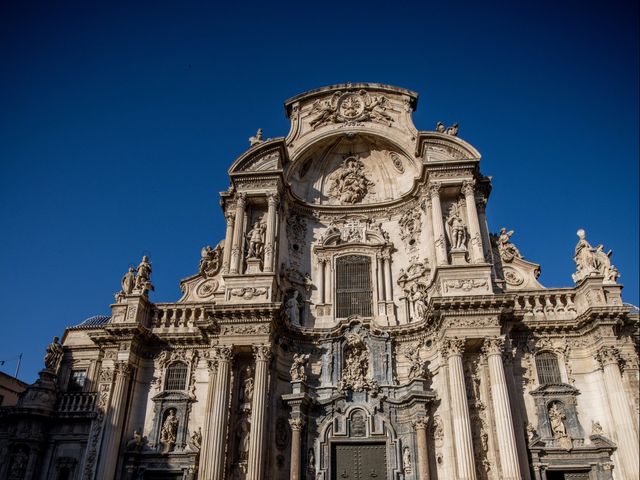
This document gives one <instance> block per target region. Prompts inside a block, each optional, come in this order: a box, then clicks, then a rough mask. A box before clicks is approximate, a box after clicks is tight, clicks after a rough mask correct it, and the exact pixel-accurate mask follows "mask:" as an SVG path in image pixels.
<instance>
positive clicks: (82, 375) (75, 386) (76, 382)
mask: <svg viewBox="0 0 640 480" xmlns="http://www.w3.org/2000/svg"><path fill="white" fill-rule="evenodd" d="M86 380H87V371H86V370H72V371H71V375H70V377H69V385H68V387H67V391H69V392H81V391H82V390H83V389H84V384H85V382H86Z"/></svg>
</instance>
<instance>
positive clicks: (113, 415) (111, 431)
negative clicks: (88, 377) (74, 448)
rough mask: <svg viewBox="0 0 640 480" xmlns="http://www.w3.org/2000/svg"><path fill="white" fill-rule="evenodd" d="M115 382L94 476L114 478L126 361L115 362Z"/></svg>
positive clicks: (128, 372)
mask: <svg viewBox="0 0 640 480" xmlns="http://www.w3.org/2000/svg"><path fill="white" fill-rule="evenodd" d="M114 374H115V382H114V384H113V394H112V395H111V403H110V404H109V410H108V412H107V415H106V418H105V427H104V436H103V440H102V446H101V449H100V450H101V451H100V455H99V457H98V458H99V465H98V472H97V474H96V478H115V473H116V465H117V463H118V451H119V450H120V442H121V440H122V422H123V421H124V417H125V414H126V412H127V406H126V401H127V391H128V390H129V381H130V377H131V365H129V364H128V363H127V362H116V364H115V368H114Z"/></svg>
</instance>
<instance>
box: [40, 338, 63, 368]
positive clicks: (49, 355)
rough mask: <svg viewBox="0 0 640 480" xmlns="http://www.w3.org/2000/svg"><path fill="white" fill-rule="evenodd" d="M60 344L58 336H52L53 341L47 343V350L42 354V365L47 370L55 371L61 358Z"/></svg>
mask: <svg viewBox="0 0 640 480" xmlns="http://www.w3.org/2000/svg"><path fill="white" fill-rule="evenodd" d="M62 354H63V350H62V345H61V344H60V340H59V339H58V337H53V341H52V342H51V343H50V344H49V345H47V350H46V353H45V355H44V366H45V368H46V369H47V370H52V371H54V372H55V371H56V370H57V369H58V365H59V364H60V360H61V359H62Z"/></svg>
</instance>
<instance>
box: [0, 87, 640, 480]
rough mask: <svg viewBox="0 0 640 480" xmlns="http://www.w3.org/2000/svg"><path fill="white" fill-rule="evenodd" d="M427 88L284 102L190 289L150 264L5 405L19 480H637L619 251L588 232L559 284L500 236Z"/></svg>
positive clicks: (5, 457)
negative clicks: (420, 124) (164, 279)
mask: <svg viewBox="0 0 640 480" xmlns="http://www.w3.org/2000/svg"><path fill="white" fill-rule="evenodd" d="M417 100H418V99H417V95H416V94H415V93H413V92H411V91H408V90H404V89H401V88H396V87H391V86H386V85H378V84H344V85H337V86H331V87H325V88H320V89H317V90H313V91H310V92H307V93H304V94H301V95H299V96H297V97H294V98H292V99H290V100H288V101H287V102H286V103H285V107H286V112H287V115H288V117H289V118H290V120H291V130H290V132H289V134H288V135H287V137H286V138H274V139H269V140H263V139H262V131H261V130H259V131H258V133H257V134H256V135H255V136H252V137H251V139H250V148H249V149H248V150H247V151H246V152H245V153H243V154H242V155H241V156H240V157H239V158H238V159H237V160H236V161H235V162H234V163H233V165H232V166H231V169H230V180H231V187H230V188H229V190H227V191H226V192H223V193H222V194H221V197H222V201H221V204H222V209H223V214H224V216H225V218H226V232H225V237H224V239H222V240H221V241H220V242H219V243H218V244H217V245H216V246H215V247H212V246H205V247H203V248H202V251H201V260H200V263H199V265H193V266H192V271H195V272H197V273H195V274H194V275H192V276H190V277H188V278H185V279H184V280H182V281H181V283H180V286H181V288H182V292H183V295H182V297H181V298H180V299H179V300H177V301H175V302H172V303H152V302H150V301H149V298H148V292H149V291H150V290H153V283H152V282H153V278H152V263H151V260H150V259H149V258H147V257H144V258H143V259H142V260H141V262H140V264H139V266H138V267H137V268H131V269H129V271H128V272H126V273H125V275H124V277H123V278H122V281H121V290H120V291H119V292H118V293H117V294H116V296H115V297H116V298H115V303H114V304H113V305H111V310H112V313H111V315H110V316H105V317H92V318H90V319H88V320H86V321H85V322H83V323H81V324H79V325H77V326H75V327H71V328H69V329H67V330H66V331H65V333H64V336H63V337H62V340H61V341H58V339H54V341H53V342H52V344H51V345H50V346H49V348H48V349H47V352H46V358H45V368H44V369H43V370H42V372H41V373H40V379H39V380H38V381H37V382H36V383H35V384H33V385H31V386H30V387H29V388H28V389H27V390H26V391H25V392H24V394H22V396H21V398H20V400H19V403H18V405H17V406H15V407H8V408H2V409H0V478H9V479H13V480H18V479H20V480H22V479H85V480H92V479H111V478H118V479H132V480H133V479H156V480H157V479H178V478H179V479H196V478H198V479H206V480H223V479H238V480H240V479H250V480H263V479H277V480H280V479H291V480H299V479H320V480H333V479H343V478H344V479H351V480H354V479H356V480H357V479H365V478H366V479H373V478H377V479H382V478H385V479H394V480H418V479H420V480H425V479H433V480H435V479H464V480H472V479H491V480H498V479H508V480H515V479H526V480H531V479H535V480H542V479H549V480H553V479H559V478H572V479H579V478H584V479H587V478H589V479H600V480H605V479H615V480H623V479H634V478H637V477H638V406H639V397H638V330H637V325H638V316H637V312H632V311H631V308H630V307H629V306H627V305H625V304H624V303H623V302H622V299H621V289H622V287H621V285H619V284H618V283H617V278H618V270H617V269H616V268H615V267H614V266H613V265H612V264H611V252H608V253H606V252H605V251H604V248H603V247H602V245H599V246H597V247H593V246H592V245H591V244H590V243H589V242H588V241H587V239H586V234H585V232H584V231H582V230H580V231H579V232H578V237H579V238H578V244H577V246H576V248H575V255H574V259H575V262H576V273H575V275H574V276H573V281H574V284H573V285H572V286H569V287H566V288H553V289H549V288H544V287H543V286H542V285H541V284H540V283H539V282H538V280H537V278H538V276H539V273H540V268H539V266H538V265H537V264H535V263H533V262H530V261H528V260H525V258H524V257H523V254H522V253H521V252H520V250H519V249H518V248H517V247H516V246H515V244H514V243H513V241H512V238H515V239H517V237H514V233H513V232H512V231H508V230H507V229H505V228H502V229H501V230H500V231H499V232H498V233H496V234H495V235H494V234H491V233H490V230H489V228H488V223H487V218H486V215H485V205H486V203H487V201H488V198H489V194H490V192H491V181H490V178H489V177H487V176H484V175H483V174H482V173H481V172H480V154H479V153H478V151H477V150H476V149H475V148H474V147H472V146H471V145H469V144H468V143H467V142H465V141H464V140H462V139H461V138H460V137H459V136H458V132H459V126H458V125H457V124H454V125H453V126H451V127H445V126H444V124H442V123H438V125H436V127H435V129H434V130H433V131H418V130H417V129H416V128H415V126H414V125H413V122H412V113H413V111H414V110H415V108H416V106H417ZM568 254H570V253H569V252H568Z"/></svg>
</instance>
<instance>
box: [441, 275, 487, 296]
mask: <svg viewBox="0 0 640 480" xmlns="http://www.w3.org/2000/svg"><path fill="white" fill-rule="evenodd" d="M487 286H488V284H487V281H486V280H484V279H481V278H461V279H455V280H447V281H445V282H444V284H443V287H444V291H445V293H446V292H449V291H452V290H459V291H463V292H470V291H472V290H474V289H476V288H480V287H487Z"/></svg>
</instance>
